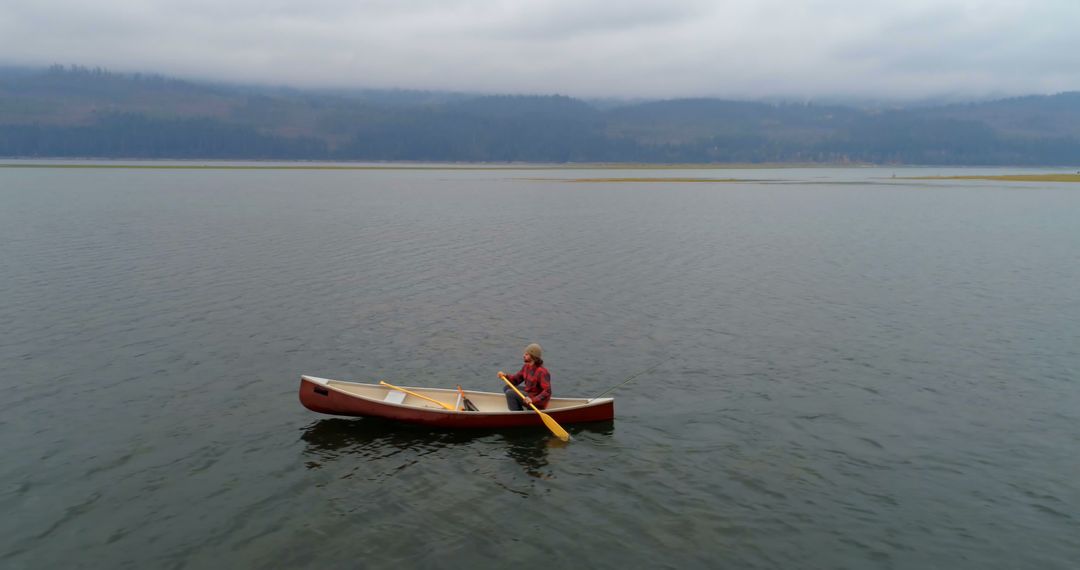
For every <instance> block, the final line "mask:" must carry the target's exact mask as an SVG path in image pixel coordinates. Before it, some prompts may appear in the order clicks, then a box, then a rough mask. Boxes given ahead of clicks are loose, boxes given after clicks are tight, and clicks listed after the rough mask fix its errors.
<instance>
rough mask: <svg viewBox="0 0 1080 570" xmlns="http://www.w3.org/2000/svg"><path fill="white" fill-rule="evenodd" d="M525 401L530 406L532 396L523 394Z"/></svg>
mask: <svg viewBox="0 0 1080 570" xmlns="http://www.w3.org/2000/svg"><path fill="white" fill-rule="evenodd" d="M525 403H526V404H528V405H530V406H531V405H532V403H533V401H532V398H530V397H528V396H525Z"/></svg>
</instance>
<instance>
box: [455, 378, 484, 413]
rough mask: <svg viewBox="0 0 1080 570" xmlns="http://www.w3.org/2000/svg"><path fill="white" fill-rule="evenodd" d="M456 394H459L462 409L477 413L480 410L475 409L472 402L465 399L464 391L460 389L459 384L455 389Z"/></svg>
mask: <svg viewBox="0 0 1080 570" xmlns="http://www.w3.org/2000/svg"><path fill="white" fill-rule="evenodd" d="M457 391H458V394H461V402H462V409H463V410H465V411H468V412H479V411H480V409H479V408H477V407H476V404H474V403H472V400H470V399H468V398H466V397H465V391H464V390H462V389H461V384H458V387H457Z"/></svg>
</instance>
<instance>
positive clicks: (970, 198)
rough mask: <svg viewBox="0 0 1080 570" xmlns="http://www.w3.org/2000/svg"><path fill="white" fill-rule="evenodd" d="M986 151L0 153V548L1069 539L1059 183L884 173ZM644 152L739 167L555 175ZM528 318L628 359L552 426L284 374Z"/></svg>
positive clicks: (697, 562) (506, 360)
mask: <svg viewBox="0 0 1080 570" xmlns="http://www.w3.org/2000/svg"><path fill="white" fill-rule="evenodd" d="M1072 170H1075V168H1073V169H1072ZM1017 171H1018V170H1015V169H1014V170H1009V171H1008V172H1017ZM1065 171H1071V170H1068V169H1065ZM1001 172H1005V171H1002V170H993V169H956V168H953V169H929V168H925V169H923V168H895V169H890V168H846V169H836V168H793V169H745V170H738V169H735V170H692V169H691V170H688V169H671V170H650V171H645V172H643V171H640V170H610V169H603V170H601V169H596V170H590V169H586V168H581V169H529V168H520V167H518V168H515V167H504V168H492V169H466V168H449V167H448V168H437V169H416V168H412V169H399V170H344V171H338V170H257V169H256V170H229V169H222V170H213V169H208V170H201V169H190V170H174V169H111V168H104V169H58V168H14V169H13V168H0V299H2V300H3V302H2V303H0V322H2V323H3V324H4V327H3V328H4V330H3V333H2V334H0V360H2V362H4V363H5V368H6V370H5V374H4V378H5V382H4V385H5V387H6V393H7V394H8V395H9V396H10V397H9V398H6V399H5V400H4V401H3V402H2V403H0V451H2V453H3V457H4V461H3V463H2V465H0V510H2V511H3V512H4V513H5V514H4V516H3V517H2V518H0V566H3V567H5V568H58V567H65V568H66V567H92V568H145V567H154V568H206V567H268V566H272V567H301V566H304V567H330V568H339V567H340V568H355V567H374V568H381V567H389V566H390V565H394V564H396V565H401V566H402V567H422V568H451V567H471V566H479V567H511V566H514V567H524V568H555V567H570V568H582V567H602V568H612V567H633V568H688V567H693V568H716V567H728V568H920V569H921V568H932V567H934V568H950V569H955V568H972V569H985V568H1043V569H1045V568H1073V567H1075V565H1076V560H1077V559H1080V429H1078V426H1080V285H1078V283H1080V222H1078V220H1080V185H1075V184H1066V183H1053V182H1043V183H1018V182H995V181H969V180H965V181H957V180H929V181H927V180H906V179H904V178H905V177H907V176H922V175H927V174H957V173H962V174H972V173H1001ZM642 176H646V177H661V178H662V177H670V178H676V177H716V178H734V179H741V180H742V181H741V182H727V183H680V182H663V181H658V182H657V181H654V182H647V183H632V182H621V183H620V182H572V181H570V180H572V179H580V178H615V177H642ZM894 176H896V178H894ZM530 342H539V343H540V344H541V345H543V347H544V357H545V361H546V364H547V366H548V368H549V369H550V370H551V372H552V380H553V386H554V390H555V393H556V395H564V396H595V395H597V394H599V393H600V392H603V391H605V390H607V389H608V388H611V387H612V386H615V385H617V384H619V383H620V382H622V381H624V380H626V379H627V378H629V377H631V376H633V375H635V374H638V373H640V372H642V371H644V370H648V369H650V368H653V367H655V368H654V369H653V370H651V371H650V372H648V373H645V374H641V375H640V376H639V377H638V378H636V379H634V380H633V381H632V382H630V383H628V384H626V385H625V386H623V387H621V388H619V389H618V390H616V391H615V392H614V393H613V395H614V397H615V404H616V419H615V421H614V422H611V423H604V424H597V425H589V426H573V427H569V431H570V432H571V434H572V435H573V439H572V441H570V442H569V443H566V444H564V443H562V442H560V441H558V440H557V439H555V438H554V437H552V436H551V435H550V433H548V432H547V431H546V430H544V429H543V428H536V429H531V428H530V429H520V430H510V431H500V432H431V431H427V430H425V429H421V428H416V427H404V426H400V425H395V424H390V423H386V422H381V421H376V420H370V419H346V418H334V417H331V416H322V415H318V414H315V413H312V412H310V411H308V410H306V409H304V408H303V407H302V406H301V405H300V404H299V402H298V400H297V388H298V384H299V376H300V375H301V374H311V375H315V376H322V377H327V378H336V379H341V380H351V381H357V382H376V381H378V380H380V379H383V380H387V381H389V382H392V383H395V384H398V385H406V386H430V387H443V388H452V387H454V386H455V385H457V384H461V385H462V386H463V387H465V388H466V389H467V390H488V391H498V390H500V389H501V383H500V381H499V380H498V379H497V378H496V376H495V373H496V371H498V370H500V369H502V370H508V371H510V370H516V369H517V367H519V366H520V357H521V351H522V349H523V347H524V346H525V345H526V344H528V343H530Z"/></svg>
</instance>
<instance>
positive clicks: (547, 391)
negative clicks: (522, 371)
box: [532, 369, 551, 402]
mask: <svg viewBox="0 0 1080 570" xmlns="http://www.w3.org/2000/svg"><path fill="white" fill-rule="evenodd" d="M539 376H540V393H539V394H537V395H536V396H535V397H533V398H532V400H533V402H543V401H545V400H547V399H548V398H550V397H551V374H550V373H548V371H547V369H541V370H540V374H539Z"/></svg>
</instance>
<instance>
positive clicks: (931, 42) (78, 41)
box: [0, 0, 1080, 99]
mask: <svg viewBox="0 0 1080 570" xmlns="http://www.w3.org/2000/svg"><path fill="white" fill-rule="evenodd" d="M54 63H61V64H65V65H67V64H78V65H85V66H89V67H97V66H100V67H104V68H106V69H109V70H112V71H141V72H156V73H162V74H166V75H171V76H179V77H184V78H191V79H212V80H229V81H235V82H243V83H261V84H274V85H277V84H282V85H292V86H300V87H377V88H383V87H402V88H416V89H438V90H442V89H447V90H456V91H466V92H482V93H538V94H551V93H559V94H566V95H572V96H585V97H597V96H601V97H602V96H612V97H631V98H633V97H648V98H653V97H665V98H666V97H692V96H720V97H739V98H755V97H768V96H773V97H788V98H821V97H832V96H841V97H874V98H890V99H895V98H899V99H911V98H922V97H937V96H959V97H969V96H987V95H1015V94H1028V93H1056V92H1060V91H1070V90H1080V0H889V1H883V0H713V1H705V0H665V1H645V0H617V1H616V0H609V1H605V2H600V1H595V0H513V1H511V0H412V1H410V0H95V1H93V2H89V1H87V0H0V64H7V65H12V64H14V65H27V64H29V65H50V64H54Z"/></svg>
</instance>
